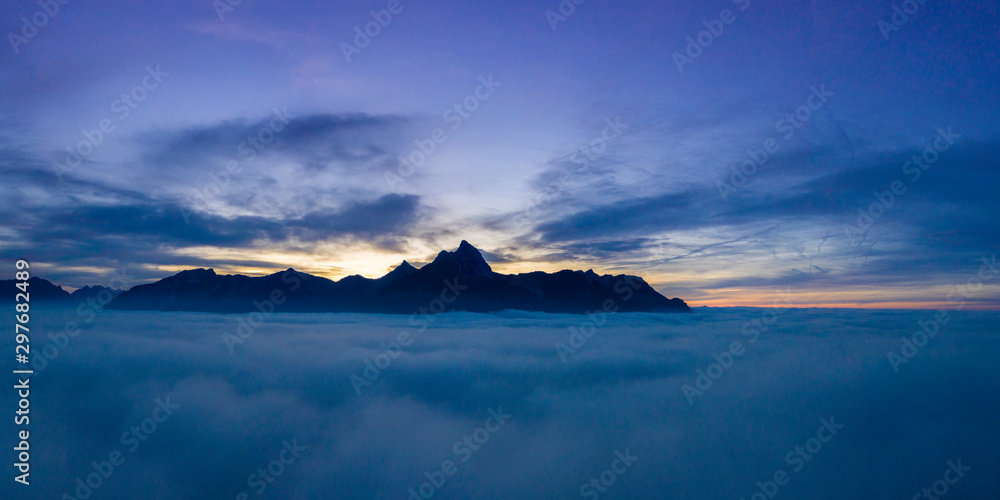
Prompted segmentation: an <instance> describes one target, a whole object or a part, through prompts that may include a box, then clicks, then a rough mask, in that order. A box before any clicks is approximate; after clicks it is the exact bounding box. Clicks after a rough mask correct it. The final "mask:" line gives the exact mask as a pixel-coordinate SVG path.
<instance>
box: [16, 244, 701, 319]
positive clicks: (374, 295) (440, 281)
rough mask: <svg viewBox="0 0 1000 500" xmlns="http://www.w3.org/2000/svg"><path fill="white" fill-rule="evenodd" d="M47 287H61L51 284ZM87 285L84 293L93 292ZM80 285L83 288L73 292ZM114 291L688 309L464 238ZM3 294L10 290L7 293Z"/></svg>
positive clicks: (251, 300) (233, 300)
mask: <svg viewBox="0 0 1000 500" xmlns="http://www.w3.org/2000/svg"><path fill="white" fill-rule="evenodd" d="M32 279H33V280H35V279H38V278H32ZM41 281H44V280H41ZM8 283H9V284H8ZM13 283H14V282H13V281H9V282H0V290H6V289H7V288H12V289H13ZM46 283H48V282H46ZM49 286H50V287H53V288H56V289H58V291H62V289H61V288H58V287H55V285H51V283H49ZM39 288H43V287H39ZM44 288H45V289H46V296H48V295H52V296H54V297H57V300H70V301H72V300H74V299H76V297H73V296H70V295H69V294H66V292H65V291H62V293H63V294H65V295H66V297H62V296H61V295H59V294H58V292H57V291H56V290H52V289H50V288H49V287H44ZM88 288H89V290H88V292H86V294H95V293H98V292H99V291H100V290H99V289H98V288H91V287H88ZM32 290H33V291H34V290H35V288H32ZM81 290H85V289H80V290H77V291H76V292H74V293H78V292H80V291H81ZM108 290H110V289H108ZM115 292H116V293H115V298H114V299H113V300H111V301H110V303H108V304H107V305H106V306H105V308H108V309H117V310H158V311H199V312H214V313H246V312H253V311H260V312H271V311H278V312H363V313H392V314H411V313H438V312H443V311H472V312H495V311H501V310H505V309H517V310H523V311H538V312H552V313H575V314H585V313H589V312H595V311H601V310H603V311H607V312H612V311H621V312H690V311H691V309H690V308H689V307H688V305H687V304H685V303H684V301H683V300H681V299H677V298H675V299H668V298H666V297H664V296H663V295H661V294H660V293H659V292H657V291H656V290H654V289H653V288H652V287H651V286H649V285H648V284H647V283H646V282H645V281H644V280H643V279H642V278H640V277H637V276H629V275H617V276H613V275H608V274H606V275H598V274H596V273H594V272H593V271H586V272H584V271H568V270H566V271H559V272H556V273H545V272H541V271H537V272H531V273H523V274H512V275H508V274H500V273H496V272H493V269H492V268H490V266H489V264H487V263H486V260H485V259H483V256H482V253H481V252H480V251H479V250H477V249H476V248H475V247H473V246H472V245H470V244H469V243H468V242H466V241H462V243H461V244H460V245H459V247H458V249H457V250H455V251H453V252H448V251H442V252H440V253H439V254H438V255H437V257H436V258H435V259H434V261H433V262H431V263H429V264H427V265H425V266H423V267H420V268H416V267H414V266H412V265H410V264H409V263H408V262H406V261H405V260H404V261H403V262H402V263H401V264H400V265H399V266H396V268H395V269H393V270H392V271H391V272H389V273H388V274H386V275H385V276H382V277H381V278H376V279H371V278H365V277H363V276H358V275H353V276H347V277H345V278H342V279H340V280H339V281H333V280H330V279H327V278H323V277H320V276H314V275H310V274H306V273H302V272H299V271H296V270H294V269H287V270H285V271H282V272H278V273H275V274H271V275H267V276H261V277H249V276H243V275H220V274H216V272H215V271H214V270H213V269H193V270H188V271H182V272H180V273H177V274H176V275H174V276H170V277H168V278H164V279H162V280H160V281H157V282H155V283H150V284H146V285H138V286H134V287H132V288H130V289H129V290H127V291H125V292H121V293H117V291H115ZM7 295H8V296H10V297H13V294H12V293H8V294H7ZM81 298H82V296H81Z"/></svg>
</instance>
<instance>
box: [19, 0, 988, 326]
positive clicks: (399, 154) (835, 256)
mask: <svg viewBox="0 0 1000 500" xmlns="http://www.w3.org/2000/svg"><path fill="white" fill-rule="evenodd" d="M234 4H235V5H234ZM55 6H58V9H56V7H55ZM45 9H48V10H47V11H46V10H45ZM2 12H3V15H2V16H0V30H2V34H3V43H4V44H3V47H2V50H0V88H2V89H3V93H2V95H0V122H2V127H0V169H2V170H3V179H4V182H3V183H2V184H0V200H3V201H2V202H0V258H3V259H9V260H14V259H19V258H25V259H28V260H29V261H31V262H33V263H34V264H35V268H36V269H38V270H39V271H38V272H37V274H38V275H40V276H42V277H46V278H48V279H50V280H52V281H54V282H56V283H58V284H61V285H65V286H67V287H70V288H76V287H81V286H84V285H91V284H103V285H107V284H108V283H109V282H110V280H111V279H112V278H111V277H112V276H113V275H115V273H122V272H125V273H126V274H127V275H129V276H131V277H132V278H134V280H135V282H136V283H141V282H147V281H151V280H155V279H159V278H163V277H166V276H168V275H171V274H173V273H175V272H177V271H180V270H183V269H188V268H194V267H212V268H215V269H216V270H217V271H219V272H225V273H242V274H250V275H260V274H267V273H271V272H275V271H277V270H281V269H285V268H288V267H294V268H296V269H298V270H301V271H305V272H310V273H314V274H319V275H323V276H327V277H330V278H333V279H338V278H340V277H343V276H348V275H352V274H361V275H364V276H368V277H377V276H380V275H382V274H384V273H386V272H388V271H389V270H390V269H392V267H393V266H395V265H397V264H399V263H400V262H401V261H402V260H403V259H407V260H408V261H409V262H411V263H413V264H415V265H419V264H421V263H424V262H428V261H430V260H431V259H432V258H433V256H434V255H435V254H436V253H437V252H438V251H440V250H442V249H447V250H451V249H454V248H455V247H457V246H458V244H459V242H460V241H461V240H463V239H464V240H468V241H469V242H470V243H472V244H473V245H475V246H476V247H477V248H479V249H481V250H482V251H483V252H484V255H485V257H486V258H487V260H488V261H489V262H490V264H491V265H492V266H493V268H494V270H496V271H498V272H505V273H516V272H526V271H531V270H544V271H556V270H560V269H581V270H586V269H594V270H595V271H596V272H599V273H612V274H621V273H627V274H636V275H640V276H643V277H644V278H645V279H646V280H647V281H648V282H650V283H651V284H652V285H653V286H654V287H655V288H656V289H657V290H659V291H660V292H661V293H663V294H664V295H666V296H668V297H681V298H683V299H685V300H686V301H687V302H688V303H689V304H691V305H695V306H698V305H710V306H735V305H746V306H754V305H757V306H760V305H770V304H773V303H774V301H775V300H778V299H779V297H791V298H790V299H787V300H786V303H787V304H790V305H799V306H837V307H903V308H936V307H944V306H945V305H946V304H947V303H948V302H947V297H948V295H949V294H950V293H953V292H954V291H955V289H956V287H965V288H968V289H969V290H972V289H974V290H973V291H974V293H970V294H964V295H966V296H968V297H969V300H968V302H967V304H968V307H970V308H993V309H1000V284H998V283H996V282H990V281H989V280H985V279H981V278H978V277H977V276H980V274H979V271H980V269H981V267H982V266H983V265H984V264H983V261H982V260H981V259H986V262H994V261H993V260H991V259H994V258H995V254H996V252H997V250H998V248H1000V223H998V221H997V215H998V214H1000V197H998V196H997V194H996V192H997V189H998V187H1000V169H998V168H997V166H998V165H997V163H998V161H997V158H998V157H1000V155H998V153H1000V142H998V140H1000V122H998V121H997V119H996V115H997V110H998V109H1000V92H998V90H1000V88H998V87H1000V78H997V76H998V75H997V73H998V65H997V62H996V61H997V56H998V52H1000V51H998V49H1000V16H998V13H997V7H996V5H995V4H992V3H989V2H986V3H984V4H976V3H973V4H963V5H962V6H961V7H954V6H952V5H950V4H948V3H941V2H926V3H924V4H919V3H916V2H915V1H912V2H910V3H906V2H896V3H895V4H894V3H893V2H862V1H847V2H833V1H818V0H817V1H812V2H769V3H766V2H761V1H758V0H736V1H733V0H725V1H712V2H694V1H670V2H662V1H661V2H631V3H629V4H627V5H623V4H620V3H613V2H601V1H598V0H588V1H584V2H582V3H580V4H576V3H575V2H572V1H570V0H567V1H565V2H562V3H560V2H557V1H555V0H549V1H534V2H529V1H505V2H475V3H468V2H434V3H422V2H419V1H417V2H413V1H410V0H400V1H398V2H397V1H383V0H376V1H365V2H304V1H303V2H291V3H290V2H282V3H278V2H267V1H257V0H243V1H242V2H239V1H238V0H232V1H231V2H226V1H225V0H221V1H216V2H210V1H198V2H185V1H178V2H172V3H170V4H169V5H159V4H154V3H150V2H130V3H128V4H120V3H97V4H95V3H84V2H73V1H69V2H67V3H66V4H60V3H55V4H52V5H49V4H44V2H43V3H38V2H29V1H16V2H5V3H4V5H3V7H2ZM365 30H367V34H366V33H365ZM914 157H916V160H914V159H913V158H914ZM982 276H993V274H990V273H986V274H982ZM970 287H971V288H970ZM963 290H964V289H963ZM966 291H968V290H966Z"/></svg>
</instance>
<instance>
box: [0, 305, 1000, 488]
mask: <svg viewBox="0 0 1000 500" xmlns="http://www.w3.org/2000/svg"><path fill="white" fill-rule="evenodd" d="M932 317H933V314H932V313H929V312H918V311H914V312H887V311H847V310H841V311H837V310H823V311H820V310H784V311H781V312H779V313H774V312H773V311H769V310H763V309H698V310H697V312H696V313H694V314H691V315H647V314H619V315H611V316H608V317H607V318H602V317H596V316H595V317H586V316H573V315H541V314H527V313H504V314H497V315H477V314H465V313H459V314H454V313H448V314H444V315H438V316H434V317H431V318H408V317H405V316H369V315H352V314H345V315H285V314H272V315H267V316H247V315H206V314H149V313H120V312H113V311H104V312H99V313H97V314H96V315H94V316H93V317H91V316H89V315H79V314H77V312H74V311H62V312H59V311H39V312H38V313H37V314H36V315H35V317H34V319H33V324H34V326H35V328H36V329H37V330H38V331H40V332H50V333H52V336H53V337H59V336H60V335H61V333H60V332H64V331H65V326H66V323H67V322H69V321H75V322H77V323H79V325H80V326H81V327H82V329H81V330H80V332H79V334H78V335H76V336H75V337H71V338H68V344H65V345H64V346H63V347H56V346H57V345H59V344H56V343H53V344H52V346H49V347H46V344H49V343H50V341H49V340H47V339H46V338H45V336H44V335H43V334H38V335H36V337H35V338H34V341H33V342H34V343H33V346H32V347H33V351H35V352H36V356H38V357H40V359H48V358H51V359H50V360H47V363H45V366H36V369H38V368H41V369H40V372H39V373H38V374H37V375H36V376H35V378H34V379H32V382H31V384H32V387H33V388H34V390H33V392H32V407H31V411H32V425H31V432H32V436H33V438H32V460H33V462H32V476H31V479H32V482H33V484H32V486H31V487H30V489H25V488H24V487H22V486H21V485H18V484H15V483H13V482H12V481H6V482H5V483H4V484H5V485H4V486H3V487H0V490H2V491H4V493H3V496H4V497H14V496H21V497H24V496H23V495H22V493H23V492H25V491H30V492H31V493H30V495H29V496H27V497H24V498H60V497H61V495H63V494H64V493H67V494H70V495H74V496H75V493H74V490H75V489H76V488H77V487H78V485H77V484H76V482H75V481H76V478H81V479H82V480H86V477H87V475H88V474H90V473H92V472H94V468H93V466H92V464H91V462H97V463H98V464H99V465H100V463H101V462H102V461H106V460H108V458H109V454H110V453H111V452H113V451H118V452H120V453H122V457H124V463H123V464H122V465H120V466H116V467H115V469H114V471H113V473H112V474H111V475H110V477H108V478H107V479H105V480H102V481H101V485H100V486H99V487H98V488H97V489H96V490H95V493H94V496H93V497H94V498H133V499H145V498H192V499H199V498H205V499H219V498H239V497H238V495H239V494H240V493H247V495H248V496H247V498H332V497H337V498H357V499H372V498H407V496H408V488H411V487H412V488H415V490H418V489H419V488H420V487H421V485H422V483H424V482H427V481H429V479H428V477H432V478H441V477H445V478H446V480H445V482H444V484H442V485H440V487H434V488H430V486H427V487H425V488H424V491H425V492H427V491H431V490H433V492H434V496H433V497H434V498H442V499H459V498H497V499H501V498H539V499H542V498H545V499H552V498H567V499H571V498H580V497H581V487H582V486H583V485H584V484H585V483H588V482H589V481H590V479H591V478H596V479H597V480H598V481H599V482H598V484H599V485H601V486H602V487H604V484H606V483H600V480H601V478H602V473H603V471H605V470H610V469H611V468H612V467H614V468H615V469H616V471H618V472H616V473H615V474H614V484H612V485H610V486H608V487H607V489H606V492H603V493H600V495H599V497H600V498H720V499H732V498H741V497H745V498H751V495H753V494H754V493H755V492H757V491H759V490H758V486H757V485H756V483H757V482H758V481H760V482H762V483H767V481H771V480H773V478H774V477H775V473H776V472H777V471H779V470H781V471H784V472H785V474H787V477H788V478H789V481H788V482H787V484H783V485H781V486H780V487H779V488H780V491H779V493H778V494H780V495H781V496H782V497H787V498H813V499H827V498H829V499H833V498H838V499H839V498H845V497H848V498H910V497H912V496H913V495H914V494H916V493H919V492H920V491H921V488H924V487H930V486H931V485H932V484H933V483H934V482H935V481H937V480H939V479H941V478H942V474H943V472H944V470H945V469H947V468H948V466H947V462H948V461H954V460H958V459H961V463H962V464H963V466H966V465H967V466H971V467H972V469H971V471H969V472H967V473H966V474H965V475H964V477H962V478H961V480H960V481H959V482H958V483H957V484H955V485H952V486H950V488H952V491H953V493H952V494H951V495H950V496H949V497H950V498H987V497H992V496H993V495H995V494H996V493H997V491H1000V483H998V480H997V477H996V475H995V474H994V473H993V471H995V470H996V469H997V467H998V466H1000V457H998V455H997V453H996V443H998V442H1000V431H998V429H997V427H996V413H997V411H998V405H997V402H996V398H995V396H994V395H995V394H997V391H998V389H1000V368H997V364H996V363H994V362H993V360H994V359H995V358H996V357H997V356H998V355H1000V344H998V343H997V341H996V339H995V338H993V337H994V336H993V335H992V334H993V332H995V331H996V329H997V326H1000V322H998V318H997V316H996V314H995V313H976V312H966V313H959V312H953V313H951V316H950V321H949V322H948V324H946V325H943V326H941V325H938V326H939V327H940V328H939V329H938V332H937V333H936V334H935V336H934V337H932V338H931V339H930V340H929V341H927V342H926V344H925V345H923V346H922V347H919V348H917V349H916V350H915V352H909V353H908V352H904V349H905V348H904V343H903V339H904V338H909V339H915V340H917V343H922V342H921V337H920V336H919V335H916V336H915V332H918V331H920V329H921V327H920V326H918V321H923V322H924V324H928V323H927V321H928V320H930V319H931V318H932ZM88 319H89V320H90V321H88ZM262 320H263V322H262V323H261V321H262ZM425 321H426V322H427V323H425ZM425 324H426V325H427V326H428V328H427V329H426V330H422V329H421V326H423V325H425ZM241 325H242V326H241ZM241 328H242V330H241ZM574 331H579V332H582V333H583V334H586V335H587V336H586V337H583V336H581V337H578V338H574V337H573V332H574ZM237 332H240V335H241V337H240V338H241V340H242V341H241V342H239V343H236V344H235V345H234V349H233V350H234V352H233V353H230V351H229V349H228V348H227V345H226V342H225V340H224V336H225V335H235V334H237ZM754 339H756V341H753V340H754ZM62 340H66V339H62ZM924 340H926V339H924ZM581 341H582V342H581ZM734 341H735V342H740V343H741V344H740V347H739V348H737V349H736V350H733V344H732V343H733V342H734ZM10 342H11V340H10V339H9V338H7V337H5V340H4V341H3V348H4V349H7V348H10V349H11V350H12V346H11V345H9V344H10ZM61 343H62V341H60V344H61ZM559 345H562V347H563V348H562V349H560V347H558V346H559ZM560 350H562V356H561V355H560ZM386 352H389V353H396V352H398V353H399V354H398V356H397V357H393V356H392V355H390V354H384V353H386ZM724 352H740V353H741V354H738V355H736V356H732V358H731V359H732V361H731V363H730V362H729V361H727V359H730V358H727V355H725V354H723V353H724ZM889 352H894V353H897V354H899V353H903V355H905V356H906V359H907V361H906V362H898V360H897V362H896V363H895V366H893V363H891V362H890V360H889V358H887V353H889ZM563 358H564V359H565V361H563ZM717 360H721V361H719V362H720V363H721V364H720V365H719V366H718V367H714V366H713V363H716V362H717ZM38 363H39V365H41V364H42V362H41V361H39V362H38ZM369 363H371V365H370V366H369ZM722 365H726V367H723V366H722ZM379 367H381V368H379ZM366 369H367V370H368V371H367V373H366ZM699 370H702V371H705V372H706V374H707V375H711V377H712V378H711V380H710V381H711V384H710V386H708V387H706V385H708V384H707V383H708V382H709V379H708V378H706V379H704V380H702V381H699V380H698V377H699V375H700V372H699ZM897 371H898V373H897ZM707 375H706V376H707ZM360 381H363V382H360ZM685 385H688V386H689V387H690V388H699V387H700V389H699V390H700V391H701V393H694V392H691V391H690V388H689V389H688V390H685ZM12 396H13V392H12V391H4V392H3V393H2V395H0V403H2V405H3V406H4V407H6V408H12V407H14V406H15V401H13V400H12ZM167 398H169V404H172V405H179V407H178V408H176V409H174V410H172V413H171V414H170V415H169V416H166V418H165V419H164V420H163V421H162V422H158V423H156V424H155V430H153V427H154V425H152V422H153V421H152V420H150V421H149V422H145V421H146V420H147V419H152V418H160V417H164V410H157V408H158V407H159V408H162V403H168V401H167ZM157 400H159V402H158V401H157ZM496 415H510V417H509V419H505V421H504V422H503V425H498V423H497V422H498V421H497V419H496ZM491 418H492V420H491ZM830 419H833V424H835V426H840V425H842V426H843V428H839V427H836V428H837V429H838V430H837V432H836V434H834V435H832V437H831V434H830V431H829V430H828V431H822V430H821V429H822V428H823V427H824V425H826V424H824V422H826V423H827V424H829V423H830V422H829V421H830ZM6 425H7V426H8V428H9V427H10V425H11V424H10V423H8V424H6ZM144 425H145V427H143V426H144ZM133 427H136V428H137V429H138V431H135V430H133V429H132V428H133ZM8 430H10V429H8ZM147 431H152V432H147ZM136 432H138V433H139V435H141V436H142V437H144V438H145V439H144V440H139V439H138V438H136V437H135V436H136V435H137V434H136ZM123 434H124V435H125V436H123ZM817 435H819V438H817ZM130 436H131V437H130ZM466 436H469V438H470V439H471V440H472V441H471V443H472V445H474V446H475V448H476V449H475V450H473V449H472V446H470V445H469V444H468V443H465V442H464V439H465V437H466ZM813 438H817V439H823V441H819V440H817V439H813ZM477 440H478V442H477ZM810 440H812V441H810ZM456 443H459V444H456ZM480 443H481V444H480ZM820 444H821V448H820V449H816V447H817V445H820ZM289 446H293V447H305V450H304V451H302V450H300V451H298V452H296V453H298V456H294V457H293V456H292V452H291V451H286V452H284V453H283V450H284V449H287V448H288V447H289ZM796 447H803V449H807V450H812V452H810V451H805V452H803V453H806V454H807V455H808V456H809V457H810V458H809V460H808V461H806V460H805V459H802V460H798V459H797V458H796V457H801V456H802V455H797V454H796ZM133 448H134V451H132V449H133ZM296 449H298V448H296ZM616 452H620V453H625V452H627V453H628V454H629V455H630V456H634V457H636V460H635V462H634V463H633V464H631V465H630V466H629V467H627V468H626V469H625V471H624V472H620V471H621V470H622V464H621V463H618V464H615V460H616V458H617V457H618V456H617V455H616ZM11 453H12V452H10V451H9V450H8V451H7V452H5V455H4V456H5V457H6V459H7V460H8V461H9V463H11V462H12V461H13V458H14V457H13V455H12V454H11ZM789 453H791V456H789ZM463 458H467V460H465V461H463ZM283 459H284V460H285V461H286V463H285V464H280V465H273V461H279V462H280V461H281V460H283ZM289 460H291V462H288V461H289ZM444 461H451V462H452V465H453V466H454V471H453V473H452V474H450V475H444V474H443V473H442V474H441V475H439V474H437V473H436V471H442V470H444V469H443V466H442V464H443V462H444ZM800 461H801V462H802V464H801V467H799V462H800ZM269 466H270V467H271V468H272V472H271V473H270V474H269V476H271V475H273V477H271V479H273V482H261V481H260V478H259V476H258V477H257V479H256V480H255V479H254V476H253V475H254V474H257V473H258V469H260V468H265V469H266V468H267V467H269ZM796 468H798V470H796ZM279 469H280V470H281V472H280V474H274V472H275V471H277V470H279ZM447 471H452V468H451V467H446V470H445V472H447ZM265 472H266V471H265ZM619 472H620V473H619ZM425 473H427V474H429V476H427V475H425ZM611 477H612V476H611V475H610V474H604V475H603V479H604V480H606V481H609V480H611V479H610V478H611ZM949 477H951V476H949ZM92 479H94V478H92ZM94 482H96V479H94ZM261 484H266V489H264V490H263V491H262V494H261V495H259V496H258V495H257V490H258V489H259V488H260V485H261ZM764 486H765V488H768V487H769V486H768V485H767V484H765V485H764ZM585 491H590V490H587V489H585ZM594 491H599V490H596V489H595V490H594ZM952 495H953V496H952ZM585 498H593V497H591V496H587V497H585Z"/></svg>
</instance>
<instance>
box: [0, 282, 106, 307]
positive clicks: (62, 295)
mask: <svg viewBox="0 0 1000 500" xmlns="http://www.w3.org/2000/svg"><path fill="white" fill-rule="evenodd" d="M18 283H20V281H18V280H0V301H3V302H12V301H15V300H16V297H17V294H19V293H22V292H21V289H19V288H17V284H18ZM27 292H28V297H29V298H30V299H31V300H30V301H29V304H37V303H44V304H61V305H76V304H80V303H86V302H87V300H89V299H94V300H95V301H97V304H98V305H103V304H106V303H107V302H108V301H110V300H111V299H113V298H115V297H117V296H119V295H121V294H122V292H124V290H116V289H114V288H108V287H106V286H100V285H97V286H85V287H83V288H78V289H76V290H75V291H74V292H73V293H69V292H67V291H66V290H64V289H63V287H61V286H58V285H55V284H53V283H52V282H51V281H49V280H47V279H43V278H39V277H37V276H33V277H31V278H30V279H28V286H27ZM23 301H24V300H23V299H22V300H21V301H20V302H23Z"/></svg>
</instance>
